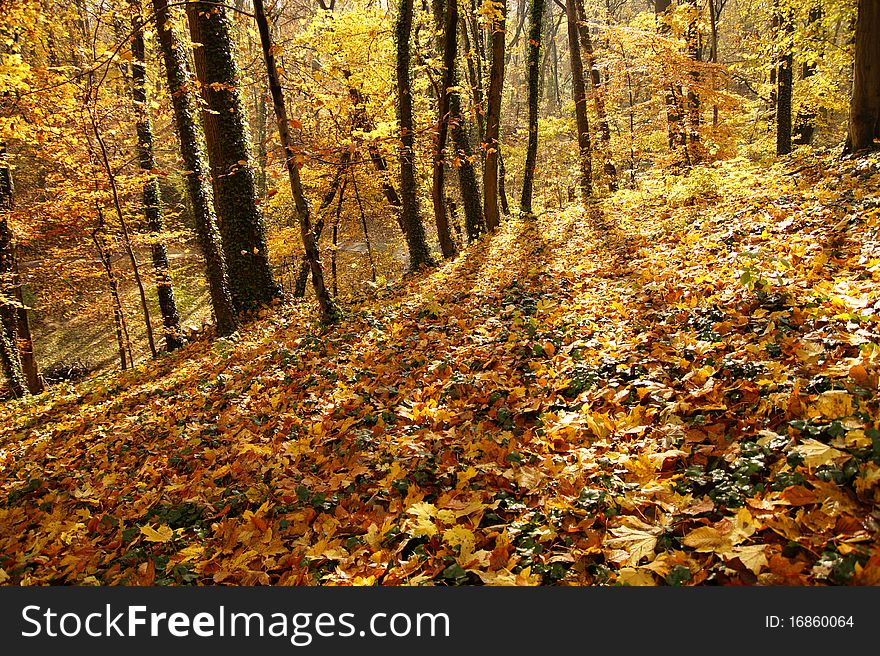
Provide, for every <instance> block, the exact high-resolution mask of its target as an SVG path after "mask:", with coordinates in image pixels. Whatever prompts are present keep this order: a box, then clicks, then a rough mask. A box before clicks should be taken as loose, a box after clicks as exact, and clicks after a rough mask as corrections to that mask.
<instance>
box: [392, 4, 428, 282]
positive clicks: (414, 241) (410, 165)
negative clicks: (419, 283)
mask: <svg viewBox="0 0 880 656" xmlns="http://www.w3.org/2000/svg"><path fill="white" fill-rule="evenodd" d="M412 21H413V0H400V2H399V4H398V11H397V22H396V24H395V27H394V37H395V42H396V46H397V96H398V100H397V119H398V122H399V124H400V142H401V147H400V196H401V201H402V207H401V213H400V218H401V222H402V224H403V227H404V232H405V236H406V243H407V248H408V249H409V268H410V270H411V271H417V270H419V269H421V268H423V267H425V266H429V265H430V264H431V255H430V251H429V250H428V243H427V242H426V241H425V227H424V225H423V224H422V219H421V217H420V216H419V198H418V186H417V182H416V180H417V178H416V162H415V129H414V127H413V99H412V89H411V87H410V70H409V69H410V44H409V40H410V34H411V33H412Z"/></svg>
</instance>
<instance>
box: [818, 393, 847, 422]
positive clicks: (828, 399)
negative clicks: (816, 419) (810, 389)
mask: <svg viewBox="0 0 880 656" xmlns="http://www.w3.org/2000/svg"><path fill="white" fill-rule="evenodd" d="M813 408H814V410H815V411H816V412H817V413H818V414H820V415H822V416H823V417H827V418H828V419H837V418H839V417H849V416H850V415H851V414H853V402H852V396H851V395H850V394H847V393H846V392H844V391H843V390H831V391H828V392H822V393H821V394H820V395H819V398H818V399H817V400H816V404H815V405H814V406H813Z"/></svg>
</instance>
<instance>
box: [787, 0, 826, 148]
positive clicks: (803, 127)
mask: <svg viewBox="0 0 880 656" xmlns="http://www.w3.org/2000/svg"><path fill="white" fill-rule="evenodd" d="M821 20H822V5H821V4H819V3H818V2H817V4H815V5H813V6H812V7H811V8H810V12H809V14H808V17H807V30H808V36H807V39H808V40H810V41H812V42H813V43H814V45H819V37H818V35H817V34H816V30H817V29H818V27H819V23H820V21H821ZM815 74H816V64H815V62H810V61H805V62H804V63H803V64H802V65H801V79H802V80H806V79H809V78H811V77H813V75H815ZM815 131H816V112H815V111H814V110H813V109H811V108H810V107H809V106H805V105H804V103H803V101H801V106H800V109H799V110H798V113H797V116H796V117H795V121H794V134H793V135H792V142H793V143H795V144H797V145H799V146H806V145H808V144H810V143H811V142H812V141H813V133H814V132H815Z"/></svg>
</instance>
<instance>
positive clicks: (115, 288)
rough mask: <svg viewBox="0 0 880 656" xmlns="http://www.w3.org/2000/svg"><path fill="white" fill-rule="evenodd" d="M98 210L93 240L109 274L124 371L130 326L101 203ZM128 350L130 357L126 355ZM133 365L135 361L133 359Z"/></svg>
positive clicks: (118, 343) (120, 357) (114, 319)
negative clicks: (105, 236) (123, 308)
mask: <svg viewBox="0 0 880 656" xmlns="http://www.w3.org/2000/svg"><path fill="white" fill-rule="evenodd" d="M96 207H97V211H98V227H97V228H95V229H94V230H93V231H92V241H93V242H94V243H95V248H96V249H97V251H98V258H99V259H100V260H101V266H103V267H104V273H105V274H106V275H107V286H108V287H109V289H110V298H111V299H112V301H113V325H114V326H115V328H116V346H117V349H118V353H119V367H120V369H122V370H123V371H125V370H126V369H128V362H129V360H130V359H131V358H130V356H131V343H130V342H129V339H128V328H127V327H126V325H125V313H124V312H123V310H122V299H121V298H120V297H119V285H118V283H117V282H116V274H114V272H113V259H112V256H111V254H110V251H109V250H107V247H106V245H105V244H104V215H103V213H102V212H101V207H100V205H97V203H96ZM126 350H127V351H128V354H129V357H128V358H127V357H126ZM131 364H132V365H133V364H134V362H133V361H132V362H131Z"/></svg>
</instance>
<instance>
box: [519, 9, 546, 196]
mask: <svg viewBox="0 0 880 656" xmlns="http://www.w3.org/2000/svg"><path fill="white" fill-rule="evenodd" d="M543 18H544V0H530V2H529V43H528V46H527V52H528V56H527V57H526V68H527V71H526V75H527V77H528V85H529V98H528V104H529V140H528V145H527V147H526V162H525V169H524V170H523V187H522V196H521V198H520V204H519V207H520V211H522V212H523V213H524V214H531V213H532V189H533V187H534V179H535V164H536V162H537V158H538V103H539V102H540V95H541V89H540V85H539V84H538V81H539V77H540V71H539V69H538V65H539V63H540V61H541V40H542V36H541V21H542V20H543Z"/></svg>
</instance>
